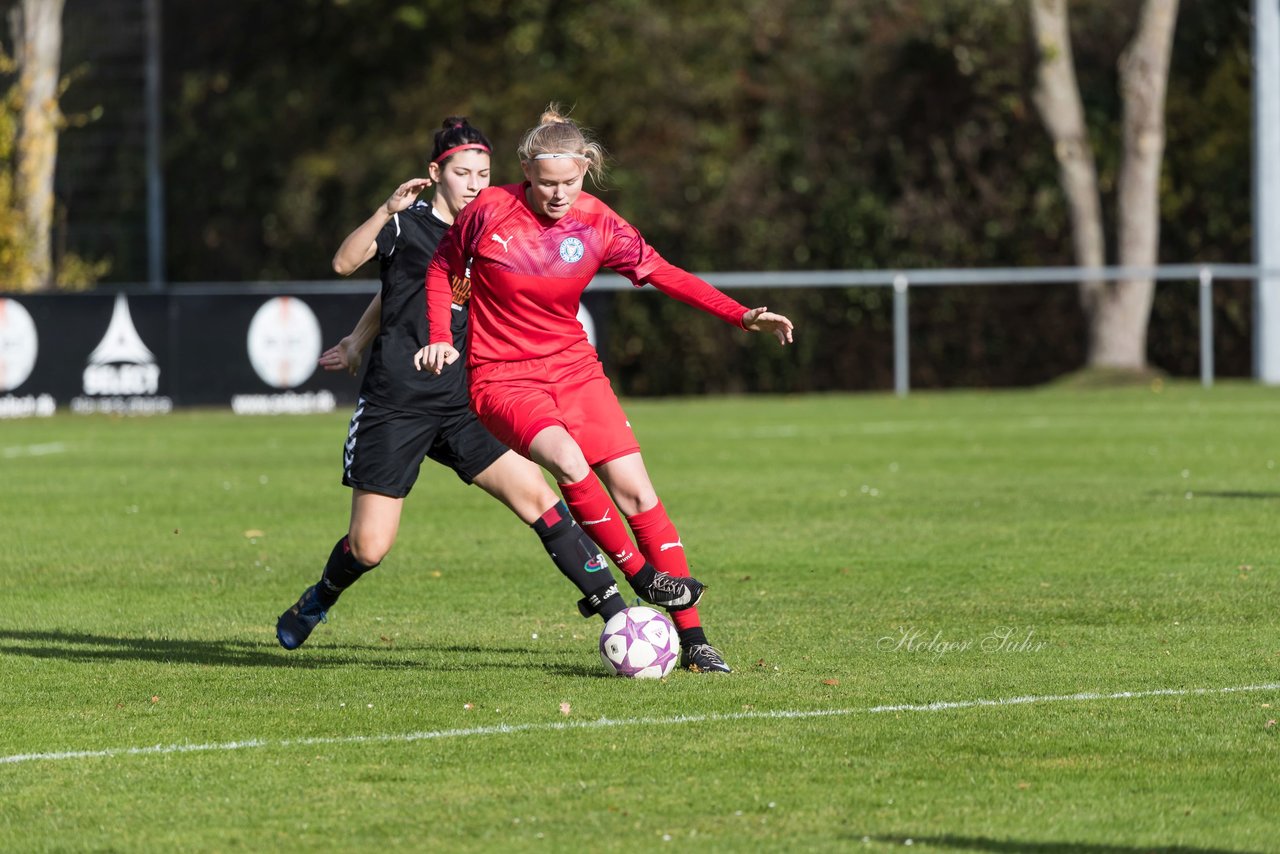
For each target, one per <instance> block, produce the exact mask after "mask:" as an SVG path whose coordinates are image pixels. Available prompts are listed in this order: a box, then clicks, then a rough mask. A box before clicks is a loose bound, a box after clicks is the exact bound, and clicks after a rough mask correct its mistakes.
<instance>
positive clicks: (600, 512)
mask: <svg viewBox="0 0 1280 854" xmlns="http://www.w3.org/2000/svg"><path fill="white" fill-rule="evenodd" d="M560 492H561V494H563V495H564V501H565V503H566V504H567V505H569V512H570V513H572V514H573V518H575V519H577V520H578V524H579V525H581V526H582V531H583V533H585V534H586V535H587V536H588V537H590V538H591V539H593V540H595V541H596V542H597V543H599V544H600V548H602V549H604V550H605V551H606V552H608V554H609V557H611V558H613V562H614V563H615V564H617V566H618V569H620V570H622V572H623V574H624V575H626V576H627V577H628V578H630V577H631V576H633V575H635V574H636V573H637V572H639V571H640V570H641V568H643V567H644V565H645V560H644V558H643V557H641V555H640V550H639V549H638V548H637V547H636V545H635V544H634V543H632V542H631V537H630V536H628V534H627V526H626V524H624V523H623V521H622V514H620V513H619V512H618V508H616V507H614V506H613V500H612V499H611V498H609V493H607V492H605V489H604V487H603V486H601V485H600V481H599V479H598V478H597V477H596V475H595V472H591V473H590V474H588V475H587V476H586V477H585V478H583V479H582V480H580V481H578V482H577V483H562V484H560Z"/></svg>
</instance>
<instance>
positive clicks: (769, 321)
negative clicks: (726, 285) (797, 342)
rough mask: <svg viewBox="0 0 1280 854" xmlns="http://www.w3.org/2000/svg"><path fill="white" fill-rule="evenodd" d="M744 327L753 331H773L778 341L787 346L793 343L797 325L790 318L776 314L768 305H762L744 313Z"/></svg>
mask: <svg viewBox="0 0 1280 854" xmlns="http://www.w3.org/2000/svg"><path fill="white" fill-rule="evenodd" d="M742 328H743V329H747V330H750V331H751V332H772V333H773V337H774V338H777V339H778V343H779V344H781V345H783V346H784V347H785V346H786V345H787V344H790V343H791V333H792V330H793V329H794V328H795V327H793V326H792V325H791V321H790V320H788V319H787V318H785V317H783V316H782V315H781V314H774V313H773V312H772V311H769V309H768V307H767V306H763V305H762V306H760V307H759V308H753V309H751V310H750V311H748V312H747V313H746V314H744V315H742Z"/></svg>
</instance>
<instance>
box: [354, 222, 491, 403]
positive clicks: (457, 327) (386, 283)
mask: <svg viewBox="0 0 1280 854" xmlns="http://www.w3.org/2000/svg"><path fill="white" fill-rule="evenodd" d="M448 230H449V225H448V223H446V222H444V221H443V220H441V219H440V218H439V217H438V216H436V214H435V212H434V211H432V209H431V206H430V205H429V204H426V203H425V202H421V201H419V202H415V203H414V204H413V205H412V206H411V207H409V208H408V209H407V210H404V211H401V212H400V213H398V214H396V215H395V216H393V217H392V218H391V220H390V221H389V222H388V223H387V224H386V225H385V226H383V227H382V231H380V232H379V233H378V240H377V245H378V261H379V263H380V264H381V266H382V328H381V329H380V330H379V332H378V337H377V338H375V339H374V340H373V347H372V349H371V350H370V353H369V366H368V369H367V370H366V371H365V376H364V383H363V384H362V385H361V387H360V396H361V397H363V398H366V399H367V400H371V401H373V402H375V403H378V404H380V405H381V406H384V407H387V408H390V409H399V410H402V411H406V412H419V413H423V414H432V413H441V412H445V411H453V410H459V409H466V408H467V406H468V404H469V400H468V395H467V375H466V368H465V367H464V365H465V364H466V359H465V358H461V359H458V360H457V361H456V362H454V363H453V364H452V365H445V366H444V370H443V371H441V372H440V374H439V375H436V374H433V373H431V372H430V371H419V370H417V369H416V368H414V366H413V356H414V354H415V353H417V352H418V350H420V349H422V348H423V347H425V346H427V344H428V343H429V341H430V338H429V337H428V336H427V299H426V278H427V265H428V264H430V263H431V256H433V255H434V254H435V251H436V245H437V244H438V243H439V242H440V238H441V237H443V236H444V233H445V232H446V231H448ZM452 318H453V346H454V347H455V348H457V350H458V352H459V353H465V347H466V341H467V309H466V307H465V306H460V305H457V304H454V306H453V312H452Z"/></svg>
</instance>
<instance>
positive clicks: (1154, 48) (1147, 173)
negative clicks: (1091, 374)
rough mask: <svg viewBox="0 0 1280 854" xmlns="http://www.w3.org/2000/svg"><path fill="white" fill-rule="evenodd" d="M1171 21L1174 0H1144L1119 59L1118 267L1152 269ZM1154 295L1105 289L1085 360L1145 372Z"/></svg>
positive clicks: (1128, 285) (1147, 287) (1135, 288)
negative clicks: (1121, 119)
mask: <svg viewBox="0 0 1280 854" xmlns="http://www.w3.org/2000/svg"><path fill="white" fill-rule="evenodd" d="M1177 18H1178V0H1146V2H1145V3H1144V4H1143V6H1142V18H1141V20H1140V22H1139V24H1138V32H1137V34H1136V35H1135V36H1134V37H1133V41H1132V42H1130V44H1129V47H1128V48H1126V49H1125V52H1124V55H1123V56H1122V57H1121V58H1120V95H1121V98H1122V99H1123V101H1124V125H1123V146H1124V147H1123V154H1122V159H1121V162H1120V178H1119V186H1118V195H1117V201H1116V204H1117V214H1118V216H1117V223H1118V225H1117V229H1118V232H1119V234H1118V240H1117V244H1118V251H1119V258H1118V260H1119V262H1120V265H1121V266H1122V267H1154V266H1155V265H1156V264H1157V263H1158V261H1159V246H1160V168H1161V164H1162V162H1163V160H1164V100H1165V90H1166V89H1167V87H1168V82H1169V55H1170V53H1171V52H1172V49H1173V29H1174V24H1175V22H1176V21H1177ZM1154 291H1155V283H1154V282H1153V281H1152V280H1151V279H1149V278H1145V279H1129V280H1124V281H1121V282H1118V283H1116V284H1115V285H1114V286H1112V287H1111V289H1110V290H1109V291H1108V293H1107V294H1106V297H1105V299H1104V307H1103V311H1102V312H1101V316H1100V318H1099V323H1097V324H1095V326H1096V327H1097V329H1098V331H1099V335H1098V346H1097V347H1096V348H1095V351H1094V353H1093V354H1092V359H1091V361H1093V362H1094V363H1096V364H1098V365H1103V366H1107V367H1115V368H1124V369H1129V370H1143V369H1145V368H1146V366H1147V325H1148V323H1149V321H1150V319H1151V299H1152V296H1153V293H1154Z"/></svg>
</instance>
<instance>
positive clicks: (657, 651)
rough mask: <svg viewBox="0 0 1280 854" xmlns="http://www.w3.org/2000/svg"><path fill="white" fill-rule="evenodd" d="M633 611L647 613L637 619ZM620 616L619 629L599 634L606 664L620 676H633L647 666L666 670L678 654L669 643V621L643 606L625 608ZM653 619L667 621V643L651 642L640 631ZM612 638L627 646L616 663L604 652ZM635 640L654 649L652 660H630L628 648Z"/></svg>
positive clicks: (601, 652)
mask: <svg viewBox="0 0 1280 854" xmlns="http://www.w3.org/2000/svg"><path fill="white" fill-rule="evenodd" d="M633 611H641V612H644V611H647V612H649V613H648V614H643V615H642V618H641V619H639V620H637V619H635V618H634V617H633V616H632V612H633ZM622 617H623V624H622V626H621V627H620V628H619V629H617V630H616V631H613V632H608V633H605V634H602V635H601V636H600V654H601V658H603V659H604V660H605V662H606V664H607V665H608V666H610V667H612V668H613V669H614V670H615V671H616V672H617V673H618V674H619V675H620V676H627V677H633V676H635V675H636V674H637V673H639V672H641V671H643V670H647V669H649V668H657V669H658V671H659V672H660V673H662V672H666V671H668V670H669V669H670V666H671V665H672V664H673V663H674V661H675V659H676V657H677V655H678V654H679V650H678V649H674V648H673V645H672V644H671V640H672V639H674V637H675V628H674V626H671V625H670V622H669V621H668V620H667V619H666V618H665V617H663V616H662V615H661V614H659V613H658V612H656V611H654V610H653V609H651V608H643V607H642V606H637V607H635V608H627V609H626V610H624V611H623V612H622ZM655 620H661V621H662V622H664V623H667V637H668V643H667V645H666V646H659V645H657V644H654V643H652V642H651V641H649V639H648V638H647V637H645V635H644V634H643V632H642V629H643V628H644V626H645V625H646V624H648V623H650V622H653V621H655ZM612 638H621V639H622V640H623V641H624V642H625V643H626V646H627V654H626V655H624V656H623V657H622V661H621V662H618V663H614V662H613V661H611V660H609V657H608V656H607V655H606V654H605V648H606V646H607V644H608V642H609V641H610V640H611V639H612ZM636 642H640V643H644V644H646V645H648V646H649V648H651V649H652V650H653V651H654V658H653V660H652V661H649V662H646V663H645V664H644V665H636V664H633V663H632V662H631V654H630V650H631V646H632V644H634V643H636Z"/></svg>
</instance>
